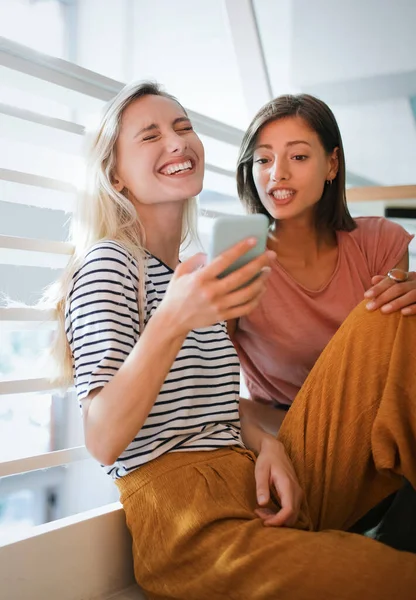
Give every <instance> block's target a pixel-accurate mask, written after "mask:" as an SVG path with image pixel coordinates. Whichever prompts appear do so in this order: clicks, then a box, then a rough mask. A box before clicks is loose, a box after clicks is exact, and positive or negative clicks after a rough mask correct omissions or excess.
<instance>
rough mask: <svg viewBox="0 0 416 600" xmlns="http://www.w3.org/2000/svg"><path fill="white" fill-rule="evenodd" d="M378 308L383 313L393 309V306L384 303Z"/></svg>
mask: <svg viewBox="0 0 416 600" xmlns="http://www.w3.org/2000/svg"><path fill="white" fill-rule="evenodd" d="M380 310H381V312H383V313H385V312H390V311H391V310H393V306H392V305H391V304H385V305H384V306H382V307H381V309H380Z"/></svg>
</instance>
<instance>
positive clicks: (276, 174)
mask: <svg viewBox="0 0 416 600" xmlns="http://www.w3.org/2000/svg"><path fill="white" fill-rule="evenodd" d="M289 176H290V175H289V168H288V164H287V161H286V160H285V159H277V158H276V159H275V161H274V162H273V164H272V168H271V170H270V179H271V180H272V181H275V182H276V183H279V181H282V180H283V181H286V180H287V179H289Z"/></svg>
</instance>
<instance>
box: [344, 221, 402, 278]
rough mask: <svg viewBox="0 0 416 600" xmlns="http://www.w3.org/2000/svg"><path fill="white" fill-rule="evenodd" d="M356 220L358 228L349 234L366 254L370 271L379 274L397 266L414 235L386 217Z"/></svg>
mask: <svg viewBox="0 0 416 600" xmlns="http://www.w3.org/2000/svg"><path fill="white" fill-rule="evenodd" d="M355 222H356V224H357V228H356V229H355V230H354V231H351V232H350V233H349V234H347V235H348V236H349V238H350V239H351V240H354V241H355V243H356V244H357V245H358V247H359V248H360V250H361V252H362V253H363V255H364V256H365V258H366V260H367V264H368V266H369V270H370V273H371V274H372V275H379V274H382V273H385V272H387V271H388V270H389V269H392V268H393V267H395V266H396V265H397V264H398V262H399V261H400V260H401V259H402V258H403V256H404V255H405V253H406V251H407V248H408V245H409V243H410V241H411V240H412V237H413V236H412V235H410V233H408V232H407V231H406V230H405V229H404V228H403V227H402V226H401V225H399V224H398V223H394V222H393V221H389V220H388V219H385V218H384V217H359V218H357V219H355Z"/></svg>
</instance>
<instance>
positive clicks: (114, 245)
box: [73, 240, 137, 281]
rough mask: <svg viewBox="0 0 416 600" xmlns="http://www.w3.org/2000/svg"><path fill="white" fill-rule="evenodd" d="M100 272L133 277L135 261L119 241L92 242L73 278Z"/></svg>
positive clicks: (135, 274)
mask: <svg viewBox="0 0 416 600" xmlns="http://www.w3.org/2000/svg"><path fill="white" fill-rule="evenodd" d="M100 272H101V273H107V274H108V275H109V276H112V275H114V276H117V275H118V276H120V277H123V278H124V277H126V276H127V277H129V278H131V279H133V278H137V263H136V260H135V258H134V257H133V255H132V254H131V252H129V251H128V250H127V249H126V248H124V246H122V245H121V244H120V243H119V242H115V241H113V240H104V241H100V242H98V243H97V244H94V246H91V248H90V249H89V250H88V251H87V252H86V254H85V256H84V259H83V260H82V261H81V264H80V266H79V268H78V269H77V270H76V272H75V273H74V276H73V280H75V281H76V280H77V279H78V278H79V277H82V276H86V275H87V274H88V273H90V274H94V275H97V274H98V273H100ZM116 278H117V277H116Z"/></svg>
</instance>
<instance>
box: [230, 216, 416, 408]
mask: <svg viewBox="0 0 416 600" xmlns="http://www.w3.org/2000/svg"><path fill="white" fill-rule="evenodd" d="M356 223H357V226H358V227H357V229H355V230H354V231H352V232H350V233H348V232H346V231H339V232H337V240H338V248H339V252H338V261H337V265H336V268H335V270H334V273H333V274H332V276H331V278H330V280H329V281H328V282H327V283H326V284H325V285H324V286H323V287H322V288H321V289H319V290H316V291H312V290H309V289H307V288H305V287H304V286H302V285H301V284H300V283H298V282H296V281H295V280H294V279H293V278H292V277H291V275H289V274H288V273H287V272H286V271H285V270H284V269H283V267H281V266H280V265H279V263H278V262H277V261H275V262H274V264H273V266H272V272H271V274H270V277H269V280H268V285H267V291H266V293H265V295H264V296H263V298H262V300H261V303H260V305H259V306H258V307H257V308H256V309H255V310H254V311H253V312H252V313H250V315H248V316H247V317H242V318H241V319H239V321H238V327H237V331H236V333H235V337H234V340H233V341H234V342H235V345H236V349H237V352H238V355H239V358H240V361H241V364H242V367H243V371H244V375H245V380H246V383H247V387H248V390H249V392H250V396H251V398H253V399H254V400H258V401H260V402H264V403H267V404H270V403H276V402H277V403H281V404H291V403H292V401H293V399H294V398H295V396H296V394H297V392H298V391H299V389H300V387H301V386H302V384H303V382H304V381H305V379H306V377H307V375H308V374H309V371H310V370H311V369H312V367H313V365H314V364H315V362H316V360H317V358H318V357H319V355H320V354H321V352H322V350H323V349H324V348H325V346H326V344H327V343H328V342H329V340H330V339H331V338H332V336H333V335H334V334H335V332H336V331H337V329H338V327H339V326H340V325H341V323H342V322H343V321H344V319H345V318H346V317H347V316H348V315H349V313H350V312H351V311H352V310H353V308H355V307H356V306H357V304H359V303H360V302H361V301H362V300H363V299H364V298H363V295H364V292H365V291H366V290H367V289H368V288H369V287H371V278H372V277H373V276H374V275H385V274H386V273H387V272H388V271H389V270H390V269H392V268H393V267H395V266H396V265H397V264H398V262H399V261H400V259H401V258H402V257H403V255H404V254H405V252H406V249H407V247H408V245H409V242H410V240H411V239H412V237H413V236H411V235H410V234H409V233H407V232H406V231H405V230H404V229H403V228H402V227H400V225H397V224H395V223H393V222H391V221H387V220H386V219H383V218H381V217H361V218H358V219H356Z"/></svg>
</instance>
